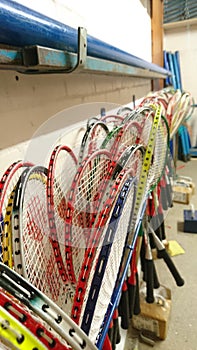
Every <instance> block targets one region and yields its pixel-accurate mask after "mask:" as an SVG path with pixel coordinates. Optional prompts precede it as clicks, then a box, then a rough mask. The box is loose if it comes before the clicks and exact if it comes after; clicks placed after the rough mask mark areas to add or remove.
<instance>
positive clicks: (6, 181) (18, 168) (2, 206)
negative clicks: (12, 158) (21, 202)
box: [0, 161, 32, 261]
mask: <svg viewBox="0 0 197 350" xmlns="http://www.w3.org/2000/svg"><path fill="white" fill-rule="evenodd" d="M30 166H32V164H31V163H29V162H23V161H17V162H14V163H12V164H11V165H10V166H9V167H8V168H7V169H6V171H5V172H4V174H3V175H2V177H1V180H0V241H1V244H0V261H3V250H2V244H3V243H2V239H3V235H4V233H3V232H4V219H5V215H6V208H7V206H8V201H9V197H10V194H11V192H12V190H13V189H14V187H15V185H16V183H17V181H18V179H19V177H20V175H21V173H22V171H23V170H24V168H26V167H30Z"/></svg>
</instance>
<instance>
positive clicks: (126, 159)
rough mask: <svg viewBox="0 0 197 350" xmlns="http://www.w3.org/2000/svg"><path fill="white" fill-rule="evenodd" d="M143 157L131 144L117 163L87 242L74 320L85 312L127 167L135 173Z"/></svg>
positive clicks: (74, 307)
mask: <svg viewBox="0 0 197 350" xmlns="http://www.w3.org/2000/svg"><path fill="white" fill-rule="evenodd" d="M141 158H142V150H141V146H137V147H136V146H131V147H130V148H128V149H126V150H125V152H124V153H123V154H122V156H121V157H120V159H119V161H118V162H117V165H116V166H115V168H114V169H113V172H112V175H111V179H112V180H113V182H112V183H113V185H112V186H111V188H110V187H108V188H107V189H106V192H107V194H108V196H107V197H106V201H105V202H102V206H101V207H100V208H99V211H98V218H97V221H95V225H94V228H93V230H92V232H91V236H90V238H89V241H88V243H87V248H86V250H85V254H84V259H83V264H82V268H81V272H80V275H79V279H78V284H77V287H76V293H75V297H74V303H73V307H72V317H73V320H75V321H76V322H77V323H78V322H79V319H80V315H81V313H82V314H83V312H82V309H83V306H84V303H83V301H84V298H86V297H85V295H87V292H88V290H89V287H90V285H91V279H92V276H91V274H90V272H91V271H93V270H94V268H93V266H94V264H95V261H97V259H95V254H96V252H98V251H99V250H100V249H98V245H99V247H101V246H102V242H103V239H104V237H105V234H104V232H105V227H106V224H107V222H108V219H109V214H110V212H111V210H112V208H113V205H114V203H115V199H116V195H117V191H118V189H119V186H120V185H121V183H122V181H123V180H124V172H125V171H126V169H128V171H129V169H130V171H131V169H132V170H133V173H134V174H135V173H136V172H137V169H138V168H139V160H140V161H141ZM108 190H109V192H108ZM106 262H107V260H106Z"/></svg>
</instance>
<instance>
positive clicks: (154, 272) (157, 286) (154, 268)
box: [153, 260, 160, 289]
mask: <svg viewBox="0 0 197 350" xmlns="http://www.w3.org/2000/svg"><path fill="white" fill-rule="evenodd" d="M153 285H154V288H155V289H157V288H159V287H160V283H159V279H158V276H157V270H156V267H155V264H154V260H153Z"/></svg>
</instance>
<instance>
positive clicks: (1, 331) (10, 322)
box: [0, 306, 47, 350]
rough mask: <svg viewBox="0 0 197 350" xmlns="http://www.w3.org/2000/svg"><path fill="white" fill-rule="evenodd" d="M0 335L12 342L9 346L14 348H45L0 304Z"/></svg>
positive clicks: (43, 349) (44, 349) (42, 349)
mask: <svg viewBox="0 0 197 350" xmlns="http://www.w3.org/2000/svg"><path fill="white" fill-rule="evenodd" d="M0 320H1V327H0V336H1V337H2V338H4V339H5V340H7V342H8V343H10V344H12V347H11V348H13V347H14V348H16V349H24V350H25V349H32V350H33V349H35V348H38V349H41V350H46V349H47V347H46V346H44V344H42V343H41V342H40V341H39V340H38V339H37V338H36V337H34V335H33V334H32V333H31V332H30V331H29V330H28V329H27V328H26V327H24V326H23V325H22V324H21V323H20V322H19V321H17V319H15V318H14V317H13V316H12V315H11V314H10V313H9V312H8V311H7V310H6V309H4V308H3V307H2V306H0Z"/></svg>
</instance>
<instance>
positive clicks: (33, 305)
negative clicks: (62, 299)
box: [0, 263, 97, 350]
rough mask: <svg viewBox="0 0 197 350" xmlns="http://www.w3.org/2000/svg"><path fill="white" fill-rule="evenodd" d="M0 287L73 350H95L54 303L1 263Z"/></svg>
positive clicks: (82, 333)
mask: <svg viewBox="0 0 197 350" xmlns="http://www.w3.org/2000/svg"><path fill="white" fill-rule="evenodd" d="M0 286H1V287H2V288H4V289H5V290H6V291H8V292H9V293H10V294H12V295H14V296H15V297H16V298H17V299H18V300H19V301H21V302H22V303H23V304H25V305H26V306H27V307H28V308H29V309H30V310H32V311H33V312H35V314H37V315H38V316H39V317H41V319H43V320H44V321H45V322H47V323H48V324H49V325H50V327H51V328H52V329H53V330H54V331H55V332H57V334H59V336H61V337H62V338H63V339H64V340H66V341H67V343H68V344H69V345H70V346H71V348H72V349H73V350H81V349H84V350H96V349H97V348H96V347H95V345H94V344H93V343H92V342H91V341H90V339H89V338H88V337H87V335H86V334H85V333H84V332H83V331H82V330H81V329H80V328H79V327H78V326H77V325H76V324H75V323H74V322H73V321H72V320H71V319H70V317H68V315H67V314H66V313H64V312H63V310H62V309H61V308H59V307H58V306H57V304H56V303H54V302H53V301H52V300H51V299H49V298H48V297H47V296H46V295H44V294H43V293H42V292H41V291H39V290H38V289H37V288H36V287H35V286H33V285H32V284H30V283H29V282H28V281H27V280H25V279H24V278H23V277H22V276H20V275H19V274H17V273H16V272H15V271H13V270H11V269H9V268H8V267H7V266H6V265H4V264H2V263H0ZM26 349H29V348H28V347H27V348H26Z"/></svg>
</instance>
